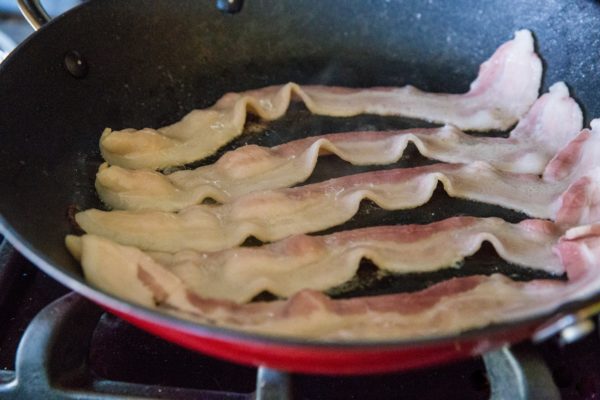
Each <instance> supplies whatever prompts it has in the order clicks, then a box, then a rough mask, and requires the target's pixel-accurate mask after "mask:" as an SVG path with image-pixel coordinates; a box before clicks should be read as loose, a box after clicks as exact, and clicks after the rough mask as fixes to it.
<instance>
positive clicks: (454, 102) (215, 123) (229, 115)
mask: <svg viewBox="0 0 600 400" xmlns="http://www.w3.org/2000/svg"><path fill="white" fill-rule="evenodd" d="M541 76H542V64H541V61H540V59H539V57H538V56H537V54H536V53H535V49H534V45H533V37H532V35H531V32H529V31H527V30H521V31H518V32H516V33H515V37H514V39H513V40H511V41H508V42H506V43H504V44H503V45H502V46H500V47H499V48H498V49H497V50H496V52H495V53H494V54H493V55H492V57H491V58H490V59H489V60H487V61H486V62H484V63H483V64H482V65H481V67H480V70H479V75H478V76H477V78H476V79H475V81H473V82H472V84H471V87H470V90H469V91H468V92H467V93H465V94H436V93H426V92H423V91H421V90H419V89H416V88H414V87H412V86H405V87H402V88H371V89H349V88H341V87H326V86H300V85H298V84H296V83H288V84H286V85H283V86H270V87H265V88H262V89H257V90H251V91H247V92H242V93H228V94H226V95H225V96H223V97H222V98H221V99H220V100H219V101H217V103H216V104H215V105H213V106H212V107H209V108H206V109H202V110H194V111H192V112H190V113H189V114H187V115H186V116H185V117H184V118H183V119H182V120H181V121H179V122H176V123H174V124H172V125H169V126H166V127H163V128H159V129H151V128H144V129H141V130H135V129H123V130H120V131H113V130H111V129H109V128H107V129H105V131H104V132H103V134H102V136H101V138H100V150H101V153H102V156H103V157H104V159H105V160H106V161H107V162H108V163H109V164H111V165H118V166H121V167H125V168H131V169H139V168H147V169H161V168H166V167H171V166H177V165H183V164H186V163H189V162H193V161H197V160H200V159H202V158H204V157H206V156H209V155H211V154H213V153H214V152H215V151H216V150H217V149H218V148H220V147H221V146H223V145H225V144H226V143H228V142H230V141H231V140H232V139H234V138H235V137H237V136H239V135H240V134H241V132H242V130H243V127H244V123H245V120H246V113H247V112H252V113H255V114H257V115H258V116H259V117H261V118H263V119H265V120H273V119H277V118H280V117H281V116H282V115H283V114H284V113H285V112H286V110H287V108H288V105H289V103H290V101H291V100H292V98H293V97H294V96H295V97H297V98H299V99H301V100H302V101H303V102H304V104H305V105H306V107H307V108H308V109H309V110H310V111H311V112H312V113H314V114H319V115H329V116H338V117H347V116H353V115H358V114H363V113H366V114H377V115H396V116H405V117H411V118H418V119H424V120H428V121H432V122H438V123H446V124H453V125H455V126H457V127H459V128H460V129H464V130H480V131H485V130H491V129H508V128H509V127H510V126H511V125H513V124H514V123H515V122H516V121H517V120H518V119H519V118H520V117H521V116H523V115H524V114H525V113H526V112H527V110H528V109H529V108H530V106H531V105H532V104H533V103H534V101H535V100H536V98H537V96H538V93H539V87H540V82H541Z"/></svg>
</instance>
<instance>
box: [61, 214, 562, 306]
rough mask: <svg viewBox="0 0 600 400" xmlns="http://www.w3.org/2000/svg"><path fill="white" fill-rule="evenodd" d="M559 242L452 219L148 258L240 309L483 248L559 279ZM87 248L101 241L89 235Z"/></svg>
mask: <svg viewBox="0 0 600 400" xmlns="http://www.w3.org/2000/svg"><path fill="white" fill-rule="evenodd" d="M559 237H560V234H559V230H558V229H556V227H555V226H554V225H553V224H552V223H551V222H547V221H539V220H528V221H523V222H521V223H519V224H510V223H507V222H505V221H503V220H501V219H498V218H487V219H479V218H473V217H456V218H450V219H447V220H444V221H441V222H436V223H432V224H429V225H403V226H386V227H383V226H382V227H374V228H365V229H357V230H353V231H345V232H339V233H334V234H331V235H327V236H316V237H315V236H305V235H300V236H294V237H291V238H288V239H285V240H282V241H281V242H276V243H273V244H269V245H264V246H261V247H236V248H233V249H228V250H224V251H221V252H216V253H197V252H194V251H183V252H179V253H176V254H170V253H149V254H150V256H151V257H152V258H153V259H154V260H155V261H156V262H157V263H158V264H159V265H161V266H162V267H163V268H166V269H167V270H169V271H170V272H172V273H173V274H175V275H176V276H177V277H179V278H180V279H181V280H182V281H183V282H186V285H188V288H189V289H190V290H192V291H193V292H194V293H197V294H200V295H202V296H203V297H208V298H215V299H224V300H231V301H235V302H237V303H244V302H247V301H250V300H251V299H252V298H254V296H256V295H257V294H259V293H261V292H262V291H268V292H270V293H273V294H275V295H278V296H280V297H289V296H291V295H293V294H294V293H296V292H298V291H300V290H302V289H313V290H319V291H324V290H327V289H330V288H332V287H334V286H337V285H341V284H342V283H344V282H346V281H348V280H350V279H351V278H352V277H353V276H354V275H355V274H356V271H357V269H358V266H359V263H360V261H361V260H362V259H363V258H367V259H370V260H372V261H373V263H375V264H376V265H377V266H378V267H379V268H380V269H381V270H385V271H389V272H392V273H407V272H426V271H434V270H438V269H440V268H444V267H453V266H455V265H457V263H459V262H460V261H462V260H463V259H464V258H465V257H467V256H470V255H472V254H474V253H476V252H477V251H478V250H479V248H480V247H481V244H482V243H483V242H484V241H488V242H490V243H491V244H492V245H493V246H494V248H495V249H496V251H497V252H498V254H499V255H500V256H501V257H502V258H504V259H505V260H507V261H509V262H511V263H513V264H517V265H521V266H525V267H530V268H535V269H540V270H544V271H547V272H550V273H552V274H557V275H560V274H563V273H564V272H565V270H564V268H563V266H562V264H561V263H560V260H559V259H558V257H557V256H555V255H554V254H553V253H552V250H551V249H552V245H553V244H554V243H556V242H557V241H558V238H559ZM70 240H76V239H74V238H72V239H70ZM84 240H89V241H91V242H98V241H102V240H104V239H100V237H98V236H93V235H90V238H87V235H86V236H84ZM88 246H93V243H91V244H89V245H88ZM72 247H73V246H72Z"/></svg>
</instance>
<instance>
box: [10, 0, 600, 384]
mask: <svg viewBox="0 0 600 400" xmlns="http://www.w3.org/2000/svg"><path fill="white" fill-rule="evenodd" d="M22 3H23V4H24V5H25V6H27V7H30V8H29V9H28V10H29V13H30V16H32V17H33V18H34V19H35V18H36V10H35V8H32V7H35V6H36V3H37V2H35V1H22ZM217 3H219V4H220V5H221V6H223V5H225V4H226V3H227V2H217ZM232 4H233V8H236V7H235V6H240V5H241V3H236V2H235V1H234V2H232ZM41 19H43V14H40V13H39V12H37V20H38V21H40V20H41ZM599 27H600V4H598V3H597V2H593V1H586V0H575V1H573V0H554V1H551V2H544V3H540V2H536V1H525V0H514V1H508V2H506V1H498V0H493V1H486V2H480V1H476V0H461V1H440V0H418V1H413V0H410V1H408V0H406V1H404V0H387V1H385V0H352V1H343V2H329V1H311V0H293V1H292V0H279V1H259V0H253V1H251V0H248V1H247V2H246V4H244V5H243V7H241V10H240V11H239V12H237V13H233V14H232V13H227V12H223V11H221V10H219V9H218V7H217V6H216V5H215V3H214V2H211V1H206V0H189V1H188V0H177V1H174V0H154V1H144V0H126V1H124V0H91V1H89V2H86V3H84V4H83V5H81V6H79V7H77V8H76V9H74V10H71V11H69V12H67V13H66V14H64V15H61V16H59V17H57V18H56V19H54V20H52V21H51V22H49V23H47V24H45V25H44V26H42V27H41V29H40V30H39V31H38V32H36V33H35V34H34V35H32V36H31V37H30V38H29V39H28V40H27V41H26V42H24V43H23V44H22V45H21V46H19V47H18V48H17V49H16V50H15V51H14V52H13V53H12V54H11V55H10V56H9V57H8V58H7V59H6V60H5V61H4V62H3V63H2V64H1V65H0V193H1V195H0V225H1V227H2V234H4V235H5V236H6V237H7V238H8V239H9V240H10V241H11V242H12V243H13V244H14V245H15V246H16V247H17V248H18V249H19V250H20V251H21V252H23V253H24V254H25V255H26V256H27V257H28V258H30V259H31V260H32V261H33V262H34V263H36V264H37V265H38V266H39V267H40V268H41V269H43V270H44V271H45V272H47V273H48V274H50V275H51V276H52V277H54V278H55V279H57V280H59V281H60V282H62V283H63V284H65V285H66V286H68V287H70V288H71V289H73V290H75V291H77V292H80V293H81V294H83V295H84V296H86V297H88V298H90V299H92V300H93V301H95V302H97V303H99V304H101V305H102V306H104V307H105V308H107V309H109V310H111V311H112V312H114V313H116V314H118V315H120V316H122V317H123V318H125V319H127V320H129V321H131V322H133V323H135V324H137V325H139V326H141V327H143V328H144V329H147V330H149V331H151V332H154V333H156V334H158V335H160V336H162V337H164V338H166V339H169V340H172V341H174V342H177V343H180V344H182V345H185V346H187V347H190V348H193V349H196V350H200V351H204V352H208V353H210V354H213V355H217V356H220V357H224V358H228V359H231V360H236V361H239V362H244V363H251V364H261V365H267V366H271V367H277V368H282V369H286V370H293V371H304V372H329V373H331V372H337V373H357V372H376V371H387V370H393V369H403V368H411V367H416V366H420V365H426V364H431V363H435V362H441V361H445V360H449V359H453V358H456V357H459V356H464V355H468V354H476V353H481V352H483V351H486V350H489V349H490V348H493V347H495V346H499V345H501V344H504V343H508V342H512V341H516V340H522V339H524V338H527V337H530V336H531V335H535V333H536V332H539V329H540V328H541V327H542V326H545V327H548V326H550V325H548V324H549V323H550V322H551V321H553V320H555V319H556V318H558V317H560V316H562V315H568V316H570V318H573V319H576V318H578V317H579V316H582V315H587V313H589V312H590V310H593V307H592V308H589V305H590V304H593V303H594V301H598V300H600V293H598V296H596V297H595V298H590V299H588V301H586V302H582V303H578V304H567V305H565V306H564V307H563V309H561V310H558V311H557V313H555V314H551V315H542V316H538V317H536V318H534V319H529V320H522V321H515V322H514V323H509V324H503V325H496V326H491V327H488V328H484V329H478V330H474V331H469V332H465V333H463V334H461V335H458V336H448V337H442V338H436V339H421V340H414V341H386V342H375V343H374V342H368V343H367V342H349V343H327V344H323V343H320V342H315V341H295V340H290V339H282V338H273V337H266V336H260V335H254V334H244V333H239V332H235V331H232V330H227V329H223V328H216V327H212V326H207V325H201V324H194V323H191V322H187V321H184V320H180V319H177V318H175V317H171V316H167V315H163V314H161V313H158V312H156V311H152V310H149V309H145V308H142V307H139V306H136V305H133V304H130V303H127V302H125V301H122V300H119V299H117V298H114V297H111V296H110V295H108V294H106V293H103V292H101V291H99V290H97V289H95V288H94V287H91V286H89V285H88V284H86V282H85V281H84V279H83V275H82V271H81V268H80V266H79V265H78V263H77V262H76V261H75V260H74V259H73V258H72V257H71V256H70V254H69V253H68V252H67V250H66V248H65V246H64V237H65V235H66V234H68V233H72V232H73V224H72V221H71V219H70V213H72V210H73V209H86V208H91V207H98V208H102V207H103V205H102V204H101V203H100V201H99V199H98V198H97V195H96V192H95V190H94V176H95V173H96V171H97V169H98V166H99V165H100V163H101V162H102V158H101V156H100V154H99V149H98V139H99V136H100V133H101V132H102V130H103V129H104V128H105V127H107V126H108V127H111V128H113V129H121V128H126V127H134V128H142V127H145V126H149V127H159V126H163V125H166V124H169V123H172V122H175V121H177V120H178V119H180V118H181V117H182V116H183V115H185V114H186V113H187V112H189V111H190V110H192V109H195V108H204V107H207V106H210V105H211V104H212V103H214V102H215V101H216V100H217V99H218V98H219V97H221V96H222V95H223V94H224V93H226V92H229V91H242V90H246V89H251V88H258V87H263V86H267V85H271V84H280V83H285V82H288V81H295V82H299V83H304V84H309V83H318V84H328V85H340V86H349V87H372V86H403V85H405V84H412V85H414V86H417V87H419V88H421V89H424V90H427V91H434V92H451V93H459V92H464V91H466V90H467V89H468V85H469V83H470V82H471V81H472V80H473V79H474V77H475V76H476V74H477V69H478V65H479V64H480V63H481V62H482V61H484V60H485V59H486V58H487V57H489V56H490V55H491V54H492V53H493V51H494V50H495V49H496V48H497V46H498V45H499V44H501V43H502V42H504V41H506V40H509V39H510V38H512V36H513V34H514V32H515V31H516V30H518V29H521V28H527V29H530V30H531V31H532V32H533V33H534V35H535V37H536V42H537V46H538V49H537V50H538V53H539V54H540V55H541V56H542V58H543V60H544V81H543V82H544V84H543V89H542V90H543V91H547V89H548V86H549V85H551V84H552V83H554V82H556V81H559V80H563V81H565V82H566V83H567V84H568V85H569V87H570V89H571V91H572V94H573V96H574V97H575V98H576V99H577V100H578V101H579V102H580V104H581V106H582V108H583V109H584V113H585V116H586V124H587V123H589V120H590V119H591V118H593V117H595V116H600V97H599V96H598V93H599V89H600V74H598V71H597V57H598V54H600V29H599ZM248 124H250V125H251V124H262V125H264V129H265V132H264V133H263V134H262V135H252V134H246V135H242V136H241V137H240V138H239V139H237V140H236V141H235V142H233V143H231V144H230V145H228V147H226V148H224V149H222V150H220V152H219V154H221V153H222V152H223V151H225V150H227V149H231V148H234V147H236V146H239V145H241V144H245V143H259V144H264V145H275V144H279V143H283V142H286V141H289V140H291V139H295V138H300V137H304V136H309V135H316V134H321V133H329V132H339V131H351V130H367V129H392V128H393V129H397V128H407V127H413V126H426V124H423V122H419V121H413V120H408V119H402V118H387V117H386V118H383V117H376V116H370V115H363V116H359V117H352V118H331V117H318V116H314V115H311V114H310V113H309V112H308V111H307V110H306V109H305V108H304V107H303V106H302V105H300V104H297V105H294V106H293V107H292V108H291V109H290V111H289V112H288V113H287V114H286V116H285V117H284V118H282V119H280V120H277V121H274V122H271V123H268V124H266V123H264V122H263V121H259V120H257V119H251V120H250V121H249V122H248ZM250 130H252V129H250ZM497 134H499V135H501V134H502V133H500V132H498V133H497ZM212 160H214V158H213V159H209V160H205V161H204V162H210V161H212ZM428 162H431V161H429V160H426V159H424V158H422V157H420V156H419V155H418V152H417V151H416V150H415V149H409V150H408V151H407V155H406V156H405V157H404V158H403V160H402V161H400V162H399V163H398V164H395V165H394V166H393V167H402V166H408V165H411V166H413V165H422V164H425V163H428ZM363 170H365V169H364V168H363V169H361V168H356V167H350V166H348V165H346V164H344V163H343V162H341V161H339V160H328V159H327V160H324V161H323V162H319V166H318V168H317V171H316V172H315V174H314V176H313V177H312V179H313V180H314V181H316V180H322V179H324V178H328V177H333V176H339V175H345V174H348V173H355V172H358V171H363ZM438 192H439V193H436V195H435V196H434V198H433V199H432V201H430V202H429V203H428V204H427V205H425V206H423V207H419V208H418V209H415V210H411V211H402V212H388V211H382V210H380V209H378V208H377V207H375V206H373V205H372V204H369V203H364V204H363V206H362V210H361V212H360V213H359V216H358V217H357V218H355V219H353V220H352V221H350V222H348V223H347V224H345V225H343V226H341V227H338V228H337V229H347V228H355V227H359V226H366V225H373V224H395V223H427V222H432V221H435V220H440V219H443V218H446V217H449V216H453V215H475V216H492V215H493V216H499V217H503V218H504V219H507V220H509V221H518V220H521V219H524V218H525V216H524V215H521V214H518V213H515V212H512V211H507V210H503V209H501V208H498V207H494V206H488V205H483V204H480V203H471V202H468V201H462V200H456V199H450V198H448V197H447V196H445V195H444V194H443V192H442V191H438ZM532 201H535V199H532ZM499 269H502V270H504V271H506V270H508V271H510V274H511V277H515V278H516V279H520V280H528V279H532V278H538V277H540V276H538V275H535V274H533V273H532V272H531V271H527V270H522V269H517V268H516V267H514V266H511V265H507V264H506V263H505V262H504V261H502V260H501V259H500V258H499V257H497V256H496V255H495V254H494V252H493V251H491V250H490V249H489V248H484V249H483V251H482V252H480V254H478V255H476V256H474V257H473V258H471V259H469V260H467V262H466V265H465V268H463V269H461V270H460V271H458V272H457V271H453V272H448V271H444V272H440V273H436V274H431V275H428V276H408V277H406V278H405V279H402V280H394V279H391V280H390V279H388V280H376V279H371V281H372V283H370V284H368V285H357V286H356V287H357V289H352V290H347V291H343V290H342V291H338V292H335V293H332V295H335V296H338V297H349V296H357V295H371V294H379V293H389V292H398V291H408V290H417V289H420V288H422V287H424V286H425V285H426V284H428V283H430V282H434V281H437V280H441V279H444V278H448V277H449V276H450V275H449V274H454V275H452V276H456V274H458V273H462V274H473V273H480V272H485V271H488V273H490V272H493V271H497V270H499ZM371 270H372V266H369V265H368V264H365V265H364V266H362V267H361V271H360V274H361V276H362V277H363V279H367V280H369V276H370V275H369V274H371V273H372V271H371ZM365 277H366V278H365ZM358 287H359V288H358ZM586 306H587V307H588V308H584V307H586ZM562 321H565V320H564V319H563V320H562Z"/></svg>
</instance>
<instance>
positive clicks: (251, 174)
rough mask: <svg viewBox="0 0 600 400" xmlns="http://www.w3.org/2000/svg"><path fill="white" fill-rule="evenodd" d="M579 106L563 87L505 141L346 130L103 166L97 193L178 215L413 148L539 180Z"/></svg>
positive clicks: (437, 132)
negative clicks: (206, 158)
mask: <svg viewBox="0 0 600 400" xmlns="http://www.w3.org/2000/svg"><path fill="white" fill-rule="evenodd" d="M582 124H583V116H582V113H581V109H580V108H579V105H578V104H577V103H576V102H575V101H574V100H573V99H572V98H571V97H570V96H569V91H568V89H567V87H566V85H565V84H564V83H562V82H558V83H555V84H554V85H553V86H551V87H550V90H549V93H546V94H544V95H543V96H541V97H540V98H539V99H538V100H537V101H536V102H535V103H534V104H533V106H532V108H531V109H530V110H529V111H528V112H527V114H526V115H525V116H524V117H523V118H522V119H521V120H520V121H519V123H518V125H517V126H516V127H515V129H513V131H512V132H511V134H510V136H509V137H508V138H506V139H505V138H490V137H476V136H470V135H467V134H465V133H464V132H462V131H460V130H458V129H457V128H455V127H453V126H449V125H447V126H445V127H443V128H433V129H410V130H404V131H388V132H348V133H336V134H328V135H321V136H314V137H308V138H304V139H300V140H294V141H292V142H288V143H285V144H282V145H279V146H275V147H273V148H268V147H261V146H256V145H247V146H243V147H240V148H238V149H235V150H232V151H229V152H227V153H225V154H224V155H223V156H222V157H221V158H220V159H219V160H218V161H217V162H215V163H214V164H210V165H205V166H202V167H199V168H197V169H195V170H182V171H178V172H175V173H172V174H169V175H165V174H162V173H160V172H158V171H152V170H130V169H126V168H122V167H119V166H108V164H106V163H105V164H103V165H102V166H101V167H100V170H99V171H98V174H97V175H96V190H97V191H98V194H99V196H100V198H101V199H102V201H103V202H104V203H105V204H107V205H109V206H110V207H112V208H114V209H124V210H141V209H152V210H161V211H178V210H180V209H182V208H185V207H187V206H190V205H194V204H200V203H202V201H203V200H205V199H207V198H212V199H213V200H216V201H219V202H221V203H224V202H228V201H231V200H232V199H233V198H235V197H238V196H241V195H244V194H247V193H251V192H256V191H260V190H267V189H278V188H283V187H289V186H292V185H294V184H297V183H299V182H303V181H304V180H306V179H307V178H308V177H309V176H310V175H311V174H312V172H313V170H314V168H315V166H316V164H317V159H318V158H319V156H322V155H326V154H334V155H336V156H337V157H339V158H341V159H343V160H345V161H347V162H350V163H352V164H354V165H383V164H391V163H394V162H396V161H398V160H399V159H400V158H401V157H402V154H403V153H404V150H405V149H406V146H407V145H408V143H413V144H414V145H416V147H417V149H418V150H419V152H420V153H421V154H422V155H423V156H426V157H429V158H432V159H436V160H440V161H444V162H450V163H468V162H474V161H485V162H487V163H489V164H490V165H492V166H493V167H494V168H497V169H498V170H501V171H507V172H516V173H534V174H541V173H542V172H543V170H544V168H545V167H546V165H547V164H548V162H549V161H550V160H551V159H552V157H554V156H555V155H556V153H557V152H558V151H559V150H560V149H562V148H563V147H564V146H565V145H567V143H568V142H569V141H570V140H572V139H573V138H574V137H575V135H576V134H577V133H578V132H579V131H580V130H581V129H582V127H583V126H582Z"/></svg>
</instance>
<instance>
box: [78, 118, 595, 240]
mask: <svg viewBox="0 0 600 400" xmlns="http://www.w3.org/2000/svg"><path fill="white" fill-rule="evenodd" d="M598 159H600V120H594V121H593V122H592V131H589V130H587V129H584V130H583V131H582V132H581V133H580V134H579V135H578V136H577V137H576V138H575V139H574V140H572V141H571V142H570V143H569V144H568V145H567V146H566V147H565V148H564V149H563V150H562V151H561V152H560V153H558V154H557V155H556V156H555V157H554V158H553V159H552V161H551V162H550V163H549V164H548V166H547V168H546V170H545V171H544V175H543V176H542V177H541V178H540V177H539V176H538V175H532V174H512V173H507V172H502V171H498V170H496V169H494V168H492V167H491V166H490V165H488V164H486V163H483V162H474V163H471V164H433V165H427V166H423V167H415V168H404V169H392V170H384V171H373V172H367V173H363V174H357V175H349V176H344V177H341V178H335V179H330V180H328V181H324V182H320V183H315V184H310V185H306V186H300V187H296V188H286V189H274V190H266V191H261V192H254V193H249V194H247V195H244V196H240V197H238V198H236V199H235V200H233V201H232V202H230V203H226V204H222V205H195V206H190V207H188V208H185V209H183V210H181V211H179V212H177V213H170V212H164V211H153V210H142V211H100V210H94V209H92V210H86V211H83V212H80V213H78V214H76V216H75V219H76V221H77V223H78V224H79V226H80V227H81V228H82V229H83V230H84V231H86V232H87V233H92V234H96V235H100V236H105V237H109V238H111V239H113V240H115V241H117V242H119V243H122V244H127V245H132V246H136V247H139V248H141V249H144V250H155V251H166V252H177V251H180V250H185V249H193V250H197V251H217V250H222V249H226V248H230V247H235V246H237V245H239V244H241V243H242V242H243V241H244V240H245V239H247V238H248V237H249V236H254V237H256V238H257V239H259V240H261V241H265V242H268V241H274V240H279V239H282V238H284V237H287V236H290V235H294V234H300V233H308V232H318V231H321V230H324V229H327V228H330V227H333V226H336V225H339V224H341V223H344V222H346V221H347V220H349V219H350V218H351V217H352V216H354V215H355V214H356V213H357V211H358V209H359V206H360V203H361V201H363V200H364V199H369V200H371V201H373V202H374V203H376V204H377V205H379V206H380V207H382V208H384V209H386V210H401V209H409V208H414V207H417V206H419V205H422V204H424V203H426V202H427V201H429V199H430V198H431V196H432V195H433V192H434V190H435V188H436V187H437V185H438V183H439V182H441V183H442V184H443V186H444V189H445V191H446V193H448V195H450V196H452V197H457V198H464V199H469V200H475V201H482V202H485V203H490V204H496V205H499V206H502V207H506V208H510V209H514V210H518V211H522V212H524V213H525V214H527V215H529V216H530V217H534V218H546V219H552V220H554V221H556V222H557V223H558V224H560V225H562V226H564V227H572V226H576V225H581V224H591V223H595V222H598V221H600V207H598V206H597V204H599V203H600V199H599V198H598V196H599V195H600V167H594V166H595V165H596V164H597V160H598ZM534 197H535V201H533V198H534Z"/></svg>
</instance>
